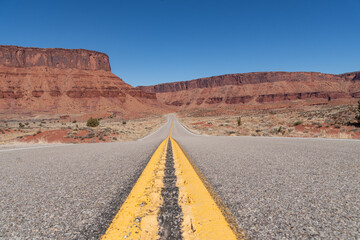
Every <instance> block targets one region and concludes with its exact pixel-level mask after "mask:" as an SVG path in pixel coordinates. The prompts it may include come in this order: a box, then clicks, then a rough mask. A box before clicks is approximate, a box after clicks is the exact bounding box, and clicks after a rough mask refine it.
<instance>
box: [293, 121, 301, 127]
mask: <svg viewBox="0 0 360 240" xmlns="http://www.w3.org/2000/svg"><path fill="white" fill-rule="evenodd" d="M300 124H303V121H296V122H295V123H294V126H297V125H300Z"/></svg>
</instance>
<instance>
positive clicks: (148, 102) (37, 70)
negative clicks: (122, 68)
mask: <svg viewBox="0 0 360 240" xmlns="http://www.w3.org/2000/svg"><path fill="white" fill-rule="evenodd" d="M154 109H156V111H158V110H159V107H158V106H157V102H156V95H155V93H147V92H144V91H142V90H140V89H136V88H134V87H132V86H130V85H128V84H126V83H125V82H124V81H123V80H122V79H120V78H119V77H117V76H115V75H114V74H113V73H111V71H110V64H109V58H108V56H107V55H106V54H104V53H99V52H94V51H88V50H67V49H39V48H23V47H15V46H0V112H1V113H2V114H14V113H28V114H36V113H44V114H89V113H96V114H105V113H114V112H115V113H120V114H123V115H127V116H128V115H134V114H135V115H138V114H142V113H144V114H145V113H151V112H154V111H155V110H154ZM156 111H155V112H156Z"/></svg>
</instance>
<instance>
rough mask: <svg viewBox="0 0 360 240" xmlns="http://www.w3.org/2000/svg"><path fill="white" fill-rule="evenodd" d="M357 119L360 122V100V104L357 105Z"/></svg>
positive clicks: (359, 102)
mask: <svg viewBox="0 0 360 240" xmlns="http://www.w3.org/2000/svg"><path fill="white" fill-rule="evenodd" d="M356 112H357V113H356V117H355V118H356V121H357V122H358V124H360V100H359V101H358V106H357V109H356Z"/></svg>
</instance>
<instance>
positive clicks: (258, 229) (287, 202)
mask: <svg viewBox="0 0 360 240" xmlns="http://www.w3.org/2000/svg"><path fill="white" fill-rule="evenodd" d="M173 137H174V139H176V140H177V141H178V142H179V143H180V144H181V145H182V146H183V148H184V149H185V150H186V151H187V153H188V154H189V155H190V157H191V158H192V159H193V161H194V162H195V164H196V165H197V166H198V167H199V168H200V170H201V171H202V173H203V174H204V175H205V177H206V178H207V180H208V181H209V182H210V183H211V185H212V186H213V187H214V189H215V191H216V192H217V193H218V194H219V195H220V197H221V198H222V199H223V201H224V202H225V204H226V205H227V207H228V208H229V209H230V210H231V211H232V213H233V214H234V215H235V217H236V219H237V222H238V224H239V225H240V227H242V228H243V229H244V230H245V231H246V232H247V233H248V235H249V237H250V238H252V239H360V141H353V140H332V139H300V138H299V139H294V138H270V137H269V138H265V137H210V136H199V135H194V134H191V133H189V132H188V131H185V129H184V128H183V127H182V126H180V125H179V124H175V125H174V130H173Z"/></svg>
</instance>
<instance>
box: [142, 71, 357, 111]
mask: <svg viewBox="0 0 360 240" xmlns="http://www.w3.org/2000/svg"><path fill="white" fill-rule="evenodd" d="M137 88H138V89H141V90H143V91H145V92H149V93H156V95H157V99H158V100H159V101H160V102H162V103H164V104H166V105H172V106H176V107H185V108H188V107H190V108H191V107H209V106H211V107H222V106H228V105H262V104H268V103H277V102H291V101H303V102H304V101H307V103H308V104H312V103H314V102H319V101H326V102H327V101H332V100H334V99H351V98H359V97H360V72H352V73H345V74H340V75H333V74H324V73H317V72H254V73H242V74H227V75H221V76H213V77H208V78H200V79H195V80H191V81H184V82H172V83H163V84H158V85H154V86H140V87H137Z"/></svg>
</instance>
